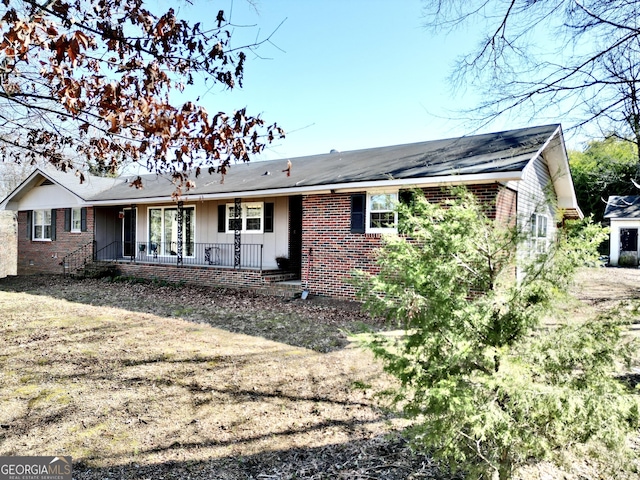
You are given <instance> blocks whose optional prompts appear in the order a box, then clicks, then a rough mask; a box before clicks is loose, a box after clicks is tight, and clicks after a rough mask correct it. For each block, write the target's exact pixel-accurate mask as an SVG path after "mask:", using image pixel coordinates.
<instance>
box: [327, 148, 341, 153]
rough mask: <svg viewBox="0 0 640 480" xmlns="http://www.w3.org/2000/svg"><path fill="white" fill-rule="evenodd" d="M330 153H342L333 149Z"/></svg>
mask: <svg viewBox="0 0 640 480" xmlns="http://www.w3.org/2000/svg"><path fill="white" fill-rule="evenodd" d="M329 153H340V151H339V150H336V149H335V148H332V149H331V150H330V151H329Z"/></svg>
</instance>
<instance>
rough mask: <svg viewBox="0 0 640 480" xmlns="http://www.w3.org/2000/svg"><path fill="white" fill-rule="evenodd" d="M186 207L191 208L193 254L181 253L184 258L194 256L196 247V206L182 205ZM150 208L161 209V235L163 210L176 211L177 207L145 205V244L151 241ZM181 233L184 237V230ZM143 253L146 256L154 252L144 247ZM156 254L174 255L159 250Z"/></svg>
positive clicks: (184, 208) (162, 255)
mask: <svg viewBox="0 0 640 480" xmlns="http://www.w3.org/2000/svg"><path fill="white" fill-rule="evenodd" d="M186 209H193V241H192V243H193V245H194V249H193V254H192V255H185V254H184V253H183V257H184V258H193V257H195V256H196V248H195V245H196V206H195V205H185V206H184V207H183V210H186ZM151 210H161V211H162V214H161V216H160V218H161V219H162V233H161V236H163V235H164V228H165V227H164V211H165V210H176V211H177V210H178V207H176V206H164V207H161V206H154V207H147V244H148V245H150V244H151V243H152V242H151V231H150V230H151ZM182 234H183V237H184V231H183V232H182ZM183 241H184V238H183ZM160 243H163V242H160ZM183 249H184V246H183ZM183 252H184V250H183ZM145 254H146V255H147V256H154V254H153V252H152V251H151V250H150V248H148V249H145ZM157 256H158V257H175V255H171V254H170V253H159V252H158V254H157Z"/></svg>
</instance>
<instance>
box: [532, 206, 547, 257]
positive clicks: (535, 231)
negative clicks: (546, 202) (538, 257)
mask: <svg viewBox="0 0 640 480" xmlns="http://www.w3.org/2000/svg"><path fill="white" fill-rule="evenodd" d="M531 243H532V249H531V250H532V251H533V252H536V253H544V252H546V251H547V246H548V242H547V217H546V216H545V215H540V214H537V213H534V214H533V215H531Z"/></svg>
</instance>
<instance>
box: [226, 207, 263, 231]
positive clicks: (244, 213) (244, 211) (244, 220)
mask: <svg viewBox="0 0 640 480" xmlns="http://www.w3.org/2000/svg"><path fill="white" fill-rule="evenodd" d="M248 207H260V229H259V230H247V208H248ZM232 208H235V203H227V204H226V209H227V210H226V219H225V227H226V233H234V232H235V230H232V229H230V228H229V223H230V221H231V220H233V219H234V218H235V217H232V216H231V215H230V214H229V211H230V210H231V209H232ZM255 218H257V217H255ZM241 221H242V229H241V230H240V233H247V234H258V235H259V234H262V233H264V202H246V203H245V202H242V216H241Z"/></svg>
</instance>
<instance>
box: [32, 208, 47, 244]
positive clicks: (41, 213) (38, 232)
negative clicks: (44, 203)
mask: <svg viewBox="0 0 640 480" xmlns="http://www.w3.org/2000/svg"><path fill="white" fill-rule="evenodd" d="M32 238H33V240H51V210H34V211H33V236H32Z"/></svg>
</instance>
